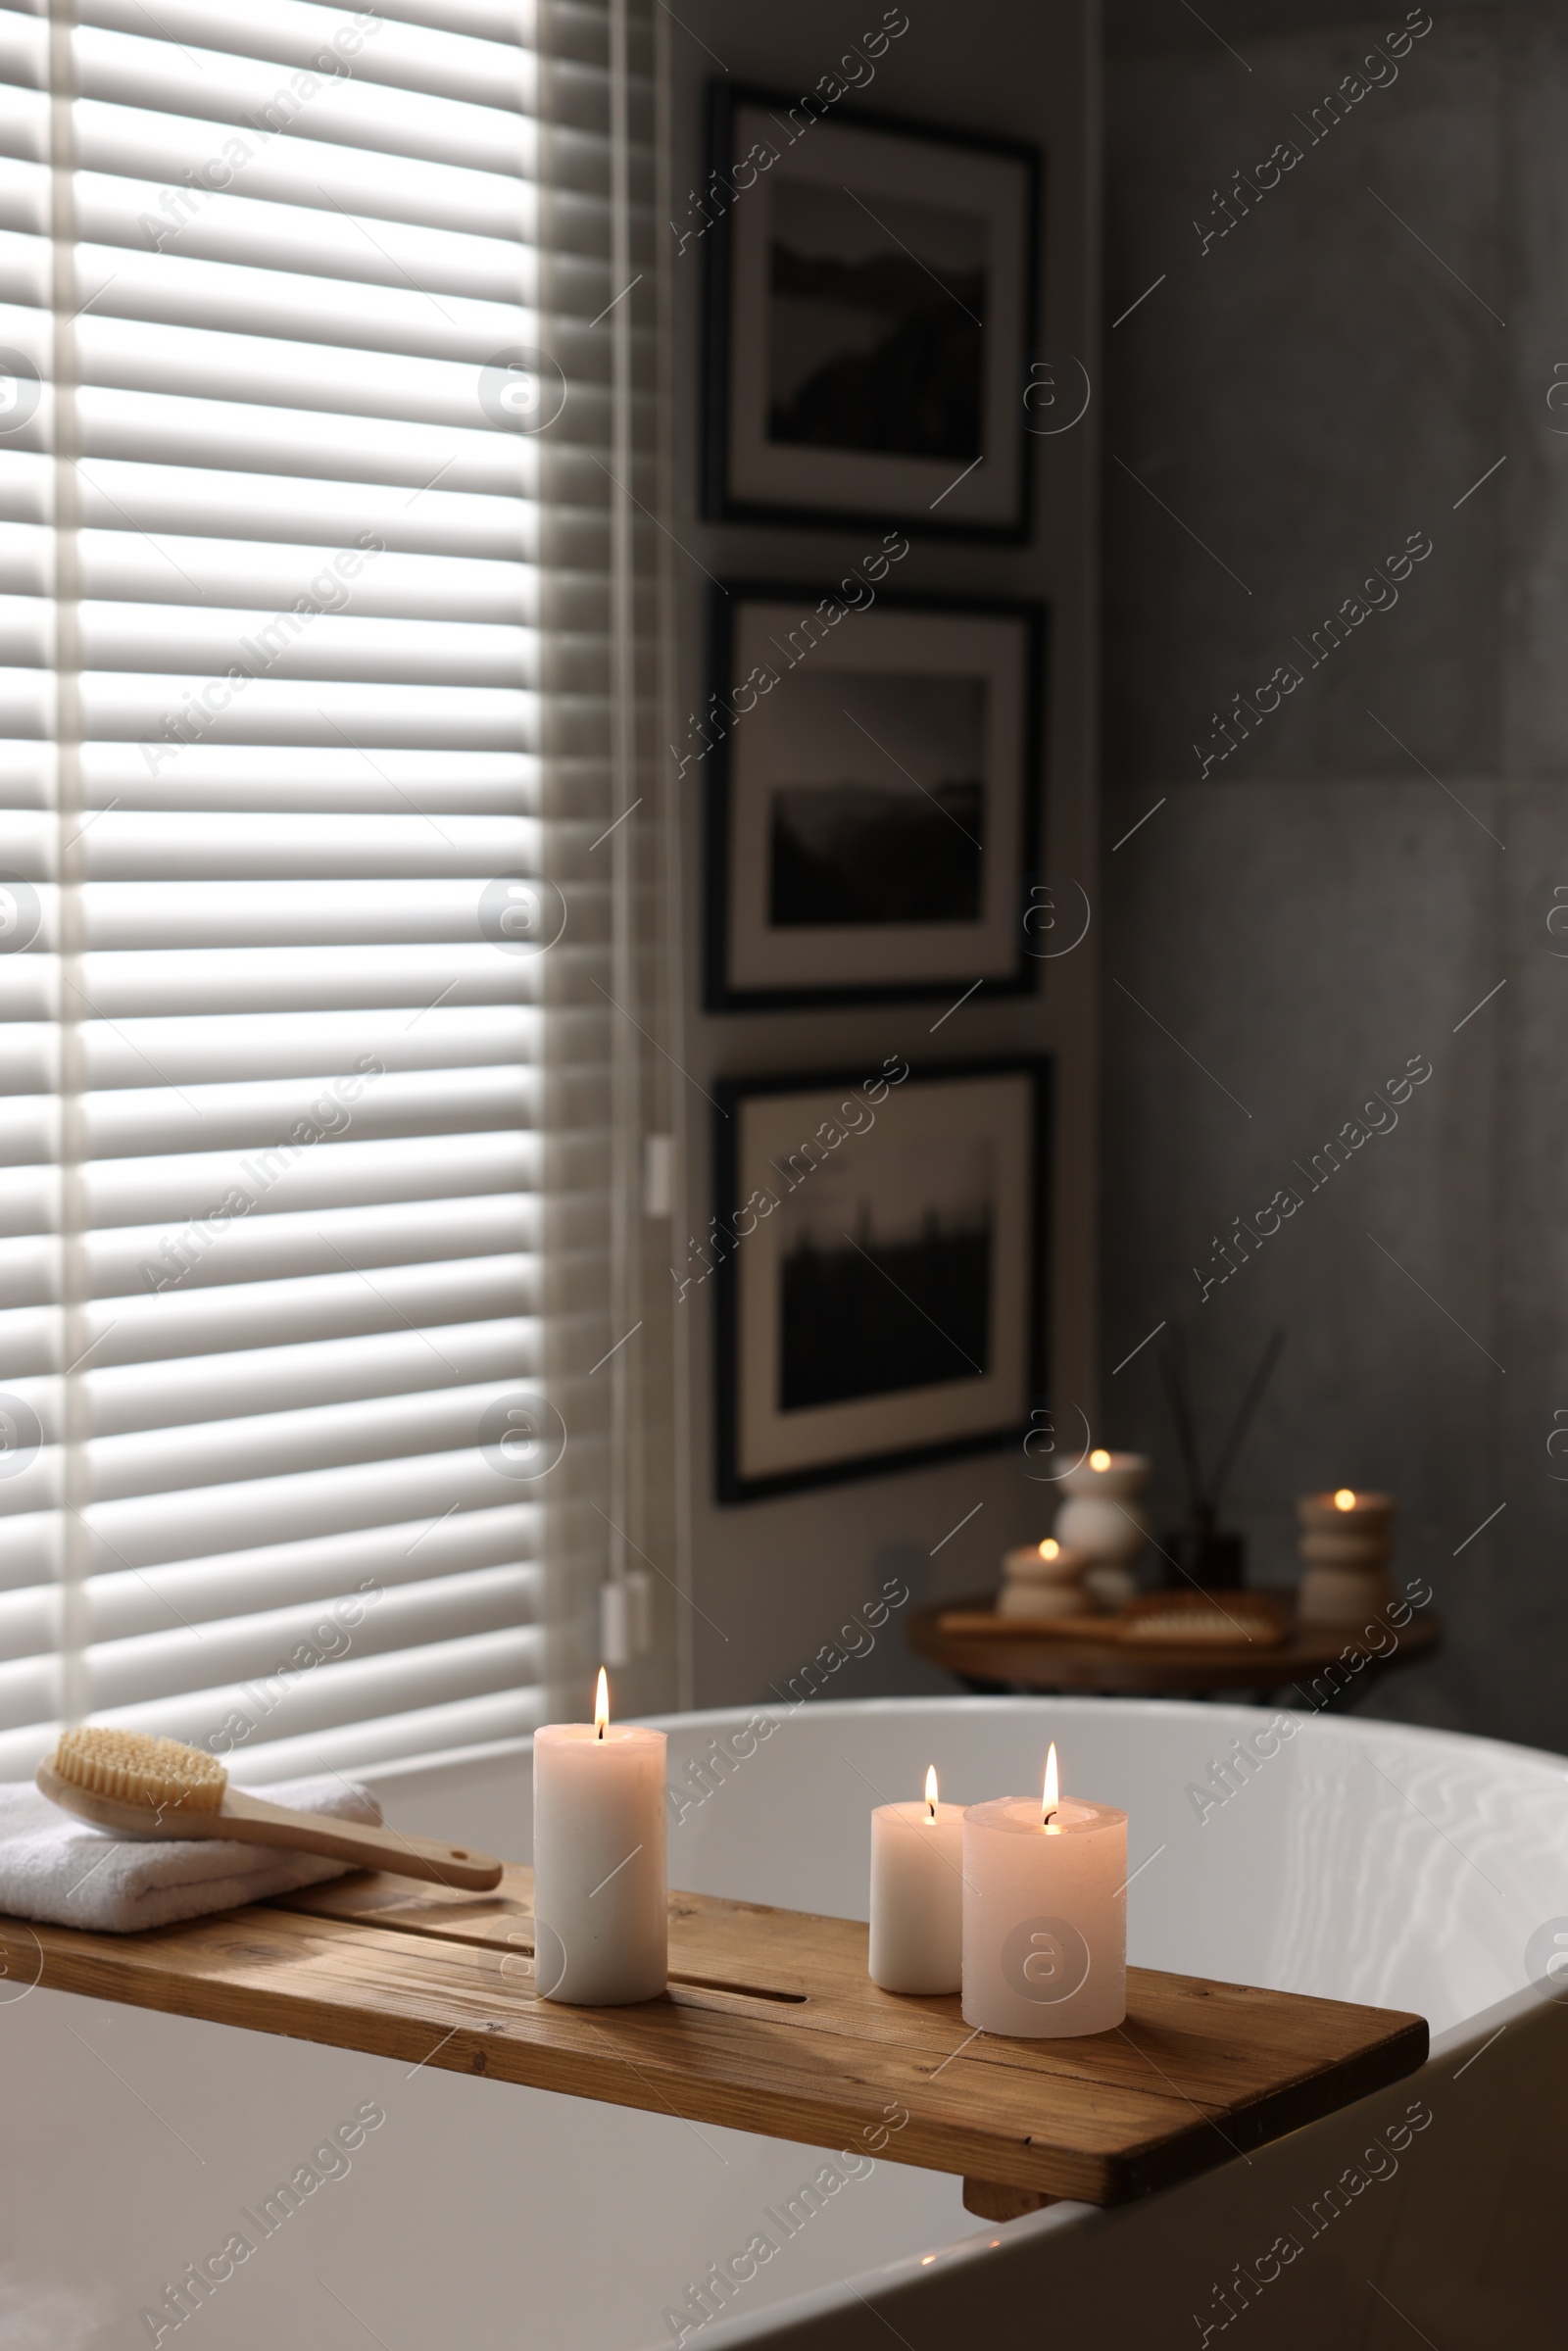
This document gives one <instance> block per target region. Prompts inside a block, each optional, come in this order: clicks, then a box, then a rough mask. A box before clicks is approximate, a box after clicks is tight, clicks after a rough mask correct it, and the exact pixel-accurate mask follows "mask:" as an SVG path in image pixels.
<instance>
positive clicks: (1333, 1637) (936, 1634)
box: [908, 1593, 1443, 1714]
mask: <svg viewBox="0 0 1568 2351" xmlns="http://www.w3.org/2000/svg"><path fill="white" fill-rule="evenodd" d="M989 1607H990V1595H989V1594H987V1593H982V1594H981V1595H980V1596H979V1597H978V1598H975V1599H968V1600H945V1601H944V1602H943V1604H942V1605H941V1607H939V1608H922V1609H920V1610H919V1611H918V1613H917V1614H916V1615H915V1616H913V1617H912V1618H911V1619H910V1621H909V1629H908V1641H909V1646H910V1648H911V1649H913V1651H914V1652H915V1654H916V1656H919V1657H925V1658H928V1659H929V1660H930V1662H931V1663H932V1664H933V1665H939V1666H941V1667H942V1668H943V1670H944V1671H945V1672H947V1673H950V1674H952V1675H953V1676H954V1677H955V1679H956V1680H957V1681H959V1682H961V1683H962V1684H963V1686H964V1688H965V1690H974V1691H976V1692H977V1693H980V1694H983V1695H991V1696H994V1695H999V1694H1009V1693H1012V1692H1015V1691H1020V1690H1044V1691H1051V1692H1054V1693H1056V1694H1060V1693H1063V1692H1067V1691H1071V1692H1074V1693H1076V1694H1077V1695H1079V1696H1093V1697H1121V1698H1154V1697H1161V1698H1166V1697H1189V1698H1218V1697H1241V1698H1245V1697H1248V1696H1251V1697H1254V1698H1258V1699H1261V1700H1266V1701H1268V1702H1270V1703H1272V1704H1275V1705H1281V1706H1291V1705H1298V1706H1300V1705H1304V1706H1306V1707H1307V1708H1308V1709H1309V1710H1310V1711H1311V1712H1313V1713H1315V1714H1321V1713H1329V1712H1334V1711H1336V1710H1339V1711H1343V1710H1345V1709H1348V1707H1350V1706H1353V1705H1355V1704H1356V1703H1357V1701H1358V1700H1359V1699H1360V1698H1362V1697H1364V1696H1365V1695H1366V1693H1367V1691H1368V1690H1371V1689H1372V1688H1373V1687H1374V1686H1375V1685H1376V1684H1377V1682H1378V1681H1380V1680H1381V1678H1382V1676H1383V1675H1384V1674H1386V1673H1387V1672H1388V1671H1389V1670H1390V1669H1391V1667H1394V1666H1397V1665H1414V1664H1416V1663H1417V1662H1418V1661H1419V1660H1420V1659H1422V1658H1424V1657H1431V1656H1433V1655H1434V1654H1435V1653H1436V1651H1437V1649H1438V1648H1439V1647H1440V1645H1441V1643H1442V1640H1443V1626H1442V1623H1441V1620H1440V1619H1439V1618H1438V1617H1436V1616H1434V1615H1433V1614H1432V1613H1431V1612H1430V1611H1427V1612H1424V1613H1423V1614H1421V1615H1419V1616H1412V1617H1411V1619H1410V1622H1409V1623H1408V1624H1407V1625H1406V1626H1404V1627H1403V1629H1402V1630H1401V1631H1400V1632H1398V1633H1394V1632H1392V1630H1391V1631H1390V1639H1391V1642H1392V1645H1391V1646H1390V1647H1389V1648H1387V1649H1385V1650H1384V1651H1383V1652H1382V1653H1381V1654H1374V1653H1373V1651H1372V1650H1370V1649H1369V1648H1368V1647H1367V1646H1366V1644H1365V1643H1364V1642H1362V1641H1357V1640H1356V1638H1355V1636H1354V1635H1353V1634H1351V1633H1349V1632H1348V1629H1347V1628H1345V1627H1343V1626H1331V1625H1296V1626H1293V1628H1292V1630H1291V1633H1290V1635H1289V1637H1288V1638H1287V1639H1286V1640H1285V1641H1277V1642H1275V1643H1273V1644H1272V1645H1269V1646H1266V1647H1265V1646H1263V1645H1261V1644H1259V1645H1257V1646H1255V1647H1247V1648H1243V1647H1240V1646H1234V1647H1232V1646H1225V1647H1222V1646H1218V1645H1216V1646H1213V1647H1201V1646H1199V1645H1197V1644H1196V1643H1187V1644H1184V1645H1182V1646H1180V1647H1178V1646H1177V1645H1176V1644H1175V1643H1174V1642H1173V1643H1171V1644H1170V1645H1169V1646H1162V1647H1156V1646H1154V1645H1153V1644H1152V1642H1151V1643H1134V1642H1131V1641H1115V1640H1105V1641H1088V1640H1083V1639H1080V1638H1074V1639H1071V1640H1064V1639H1062V1638H1061V1637H1060V1636H1054V1635H1053V1634H1051V1633H1050V1632H1049V1631H1048V1630H1044V1629H1042V1628H1041V1627H1039V1626H1036V1625H1029V1624H1026V1623H1022V1622H1020V1621H1019V1620H1018V1619H1017V1618H1016V1617H997V1618H995V1619H993V1620H992V1624H991V1625H990V1626H986V1627H975V1626H974V1623H973V1619H974V1616H975V1614H976V1612H981V1611H985V1610H988V1609H989ZM955 1616H956V1617H967V1618H968V1619H969V1620H970V1621H969V1623H968V1624H967V1625H963V1626H961V1627H953V1626H949V1625H945V1624H944V1621H943V1620H944V1619H945V1618H948V1617H955Z"/></svg>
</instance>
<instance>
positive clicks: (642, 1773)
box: [533, 1668, 669, 2008]
mask: <svg viewBox="0 0 1568 2351" xmlns="http://www.w3.org/2000/svg"><path fill="white" fill-rule="evenodd" d="M664 1745H665V1741H664V1734H663V1732H662V1731H650V1730H647V1729H645V1728H644V1727H643V1726H642V1725H641V1724H635V1723H615V1724H612V1722H611V1720H610V1690H609V1685H608V1683H607V1681H606V1678H605V1674H604V1670H603V1668H601V1669H600V1674H599V1689H598V1693H597V1698H596V1702H595V1708H594V1720H593V1721H592V1723H549V1724H547V1725H546V1726H545V1728H544V1729H543V1730H540V1731H536V1732H535V1733H534V1739H533V1906H534V1983H535V1984H536V1985H537V1987H538V1989H539V1991H540V1993H541V1994H542V1996H543V1997H544V1998H545V1999H547V2000H564V2001H570V2002H572V2003H573V2004H574V2005H576V2006H578V2007H583V2008H613V2007H619V2006H621V2005H623V2004H624V2003H625V2002H627V2001H631V2000H652V1999H655V1998H657V1997H658V1995H659V1993H661V1992H662V1990H663V1989H664V1984H665V1981H666V1978H667V1975H668V1967H669V1926H668V1907H667V1903H666V1899H665V1885H664V1869H665V1865H664V1813H665V1792H664V1783H665V1766H664Z"/></svg>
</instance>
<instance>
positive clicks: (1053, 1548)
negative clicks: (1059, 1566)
mask: <svg viewBox="0 0 1568 2351" xmlns="http://www.w3.org/2000/svg"><path fill="white" fill-rule="evenodd" d="M1060 1550H1061V1545H1060V1543H1057V1542H1056V1541H1055V1539H1054V1537H1053V1536H1050V1535H1048V1536H1047V1537H1046V1540H1045V1542H1044V1543H1042V1544H1041V1545H1040V1556H1041V1558H1042V1559H1054V1558H1056V1557H1057V1555H1058V1554H1059V1552H1060Z"/></svg>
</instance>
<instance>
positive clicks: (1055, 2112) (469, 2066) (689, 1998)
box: [0, 1868, 1427, 2220]
mask: <svg viewBox="0 0 1568 2351" xmlns="http://www.w3.org/2000/svg"><path fill="white" fill-rule="evenodd" d="M532 1898H533V1881H532V1873H531V1872H530V1871H528V1870H525V1869H518V1868H509V1869H508V1871H507V1874H506V1877H505V1878H504V1880H503V1881H502V1884H501V1886H499V1887H498V1888H497V1890H496V1891H495V1892H494V1893H493V1894H464V1893H459V1892H456V1891H455V1890H451V1889H449V1888H447V1887H444V1886H421V1885H414V1884H411V1883H410V1882H409V1881H408V1880H406V1879H399V1878H391V1877H385V1876H375V1875H369V1874H359V1875H356V1876H354V1877H350V1878H344V1879H340V1880H336V1881H334V1882H333V1883H332V1884H330V1885H328V1886H316V1887H311V1888H308V1889H307V1890H306V1891H305V1892H303V1893H297V1894H285V1895H280V1896H279V1897H278V1898H277V1899H276V1901H273V1902H266V1903H259V1904H255V1905H253V1906H250V1907H248V1908H246V1909H242V1910H231V1911H225V1912H222V1913H221V1914H220V1915H218V1916H216V1917H213V1918H207V1919H195V1920H191V1921H189V1922H188V1923H186V1924H184V1925H181V1926H176V1927H162V1928H152V1929H149V1930H147V1931H145V1932H143V1933H142V1934H139V1935H89V1934H83V1933H82V1932H81V1931H80V1930H79V1929H74V1928H68V1927H50V1926H38V1927H27V1926H25V1925H23V1924H21V1923H20V1922H12V1921H0V1959H3V1961H4V1965H5V1973H6V1975H7V1976H8V1977H9V1978H10V1979H11V1980H12V1981H14V1982H15V1981H25V1980H26V1979H27V1978H28V1977H31V1976H35V1977H36V1978H37V1981H39V1982H40V1983H42V1984H45V1985H48V1986H50V1987H51V1988H53V1989H56V1990H60V1991H75V1992H84V1993H87V1994H90V1995H91V1996H92V1997H94V1998H96V1999H101V2000H119V2001H123V2002H126V2003H128V2004H130V2005H131V2006H134V2007H139V2008H155V2009H161V2010H163V2011H165V2012H166V2013H168V2014H172V2015H176V2016H189V2017H200V2018H205V2019H207V2020H209V2021H211V2022H213V2023H216V2024H222V2025H240V2026H245V2027H248V2028H250V2029H251V2030H252V2031H255V2032H261V2033H285V2034H288V2035H290V2036H291V2037H293V2038H295V2039H300V2040H311V2041H322V2042H325V2043H327V2044H328V2045H329V2046H331V2047H334V2048H344V2049H364V2050H367V2051H368V2052H370V2053H371V2054H372V2055H375V2056H381V2057H393V2058H397V2059H400V2060H401V2061H403V2062H404V2063H406V2064H407V2065H410V2066H416V2067H417V2066H419V2065H431V2066H436V2067H439V2068H440V2069H442V2070H443V2071H444V2072H451V2073H459V2074H483V2075H486V2076H488V2077H490V2078H491V2079H492V2080H496V2081H501V2082H525V2083H528V2084H530V2085H532V2086H534V2087H536V2088H540V2089H550V2090H559V2091H564V2092H566V2093H568V2094H571V2095H574V2096H577V2097H584V2098H599V2099H604V2100H606V2101H608V2102H609V2103H610V2104H613V2105H617V2106H636V2107H641V2108H644V2109H645V2110H647V2111H648V2112H650V2113H654V2114H658V2113H665V2114H670V2115H676V2116H680V2117H682V2118H683V2119H685V2120H686V2121H689V2122H693V2123H711V2124H720V2125H725V2126H727V2127H729V2128H730V2129H732V2130H738V2131H762V2132H765V2133H767V2134H768V2135H769V2136H770V2137H777V2138H786V2139H799V2140H804V2141H805V2142H806V2143H807V2144H808V2145H809V2146H819V2147H829V2148H840V2147H842V2148H845V2149H848V2150H851V2151H855V2150H862V2151H864V2152H867V2153H871V2154H878V2153H880V2154H885V2155H886V2156H887V2158H888V2160H889V2161H890V2162H896V2163H907V2164H914V2165H916V2166H919V2167H921V2168H923V2169H925V2170H928V2171H938V2172H952V2173H958V2174H961V2175H963V2176H964V2182H965V2201H966V2202H967V2203H968V2204H969V2207H970V2209H971V2210H972V2211H975V2212H979V2213H982V2214H984V2216H985V2217H986V2218H988V2219H993V2220H1002V2219H1006V2218H1009V2217H1011V2216H1012V2215H1014V2214H1017V2213H1020V2212H1024V2211H1029V2210H1032V2209H1034V2208H1035V2207H1036V2206H1038V2205H1040V2204H1043V2203H1046V2202H1049V2201H1050V2200H1051V2199H1052V2198H1053V2197H1058V2196H1071V2197H1077V2198H1082V2199H1083V2200H1085V2201H1087V2202H1089V2203H1091V2204H1117V2203H1121V2202H1124V2201H1125V2200H1126V2199H1127V2198H1129V2197H1133V2196H1140V2195H1145V2194H1147V2193H1148V2192H1149V2191H1150V2190H1151V2189H1152V2188H1157V2187H1164V2186H1166V2185H1168V2184H1169V2183H1170V2182H1171V2181H1173V2180H1185V2179H1187V2178H1189V2177H1191V2176H1192V2175H1193V2174H1194V2173H1198V2172H1204V2171H1209V2170H1212V2169H1213V2168H1214V2167H1215V2166H1216V2165H1218V2164H1222V2163H1228V2162H1229V2161H1230V2160H1231V2159H1232V2158H1233V2157H1234V2156H1237V2155H1242V2154H1245V2153H1246V2152H1247V2151H1248V2150H1249V2149H1250V2148H1253V2147H1257V2146H1260V2145H1262V2144H1263V2143H1264V2142H1265V2141H1267V2140H1269V2139H1272V2138H1278V2137H1280V2136H1281V2135H1282V2134H1283V2133H1284V2132H1285V2131H1294V2130H1297V2129H1298V2128H1299V2126H1300V2125H1302V2124H1303V2123H1310V2122H1314V2121H1316V2120H1317V2119H1318V2117H1320V2116H1322V2115H1326V2114H1332V2113H1333V2112H1334V2111H1335V2110H1336V2109H1338V2108H1339V2107H1342V2106H1347V2105H1348V2104H1350V2103H1351V2101H1352V2100H1354V2099H1356V2098H1361V2097H1365V2096H1366V2095H1367V2094H1368V2092H1370V2091H1372V2090H1376V2089H1381V2088H1383V2087H1384V2086H1385V2085H1386V2084H1388V2083H1389V2082H1397V2081H1398V2080H1399V2079H1400V2077H1401V2076H1403V2075H1406V2074H1410V2073H1413V2072H1414V2071H1415V2069H1416V2068H1417V2067H1418V2066H1419V2065H1421V2064H1422V2063H1423V2061H1424V2060H1425V2057H1426V2054H1427V2028H1426V2024H1425V2022H1424V2020H1423V2019H1422V2018H1420V2017H1417V2016H1408V2015H1404V2014H1401V2013H1398V2012H1397V2011H1394V2010H1391V2009H1382V2008H1360V2007H1351V2006H1348V2004H1346V2003H1345V2002H1343V2001H1338V2000H1318V1999H1309V1998H1304V1997H1301V1996H1300V1995H1299V1994H1296V1993H1290V1992H1273V1991H1259V1990H1255V1989H1250V1988H1248V1987H1247V1986H1245V1985H1240V1984H1211V1983H1207V1982H1205V1981H1203V1980H1202V1979H1201V1978H1198V1977H1193V1976H1169V1975H1162V1974H1158V1973H1156V1972H1154V1971H1152V1970H1151V1969H1148V1968H1132V1969H1130V1970H1129V1971H1128V2014H1127V2022H1126V2024H1125V2026H1124V2027H1122V2028H1120V2029H1119V2030H1118V2031H1116V2032H1113V2033H1099V2034H1096V2035H1094V2036H1093V2037H1091V2038H1086V2039H1083V2040H1058V2041H1020V2040H1003V2039H998V2038H993V2037H992V2036H991V2035H990V2034H988V2033H980V2034H971V2033H970V2032H969V2030H968V2028H967V2027H966V2026H965V2025H964V2023H963V2021H962V2018H961V2016H960V2014H959V2006H958V2000H957V1998H956V1995H955V1996H953V1997H949V1998H933V1999H919V1998H916V1999H904V1998H899V1997H897V1996H895V1995H894V1994H892V1993H890V1992H883V1991H878V1989H877V1988H876V1986H875V1984H872V1983H871V1982H870V1980H869V1978H868V1977H867V1975H866V1972H865V1957H866V1930H865V1928H864V1927H863V1926H861V1925H858V1924H857V1923H856V1922H854V1921H852V1920H849V1919H833V1918H813V1917H811V1916H809V1915H808V1914H806V1913H804V1912H798V1911H786V1910H772V1909H767V1908H764V1907H763V1906H762V1905H760V1904H759V1903H753V1902H727V1901H720V1900H718V1899H716V1898H714V1897H711V1896H710V1895H705V1894H682V1893H672V1894H671V1895H670V1897H669V1922H670V1935H669V1942H670V1951H669V1958H670V1974H671V1983H670V1986H669V1991H668V1993H667V1995H666V1996H665V1997H664V1998H663V1999H661V2000H650V2001H646V2002H643V2003H641V2004H639V2005H638V2006H636V2007H631V2008H597V2009H584V2008H565V2007H559V2006H555V2005H553V2004H552V2003H550V2002H548V2001H544V2000H539V1999H537V1998H536V1997H535V1996H534V1995H533V1992H532V1990H531V1988H530V1982H529V1976H528V1973H527V1967H526V1961H527V1958H528V1956H529V1955H530V1954H531V1950H532ZM40 1954H41V1963H42V1964H41V1973H40V1972H39V1959H40ZM901 2115H902V2116H905V2117H907V2120H905V2121H903V2122H899V2121H898V2119H897V2118H898V2117H899V2116H901Z"/></svg>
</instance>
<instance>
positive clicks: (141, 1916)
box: [0, 1778, 381, 1935]
mask: <svg viewBox="0 0 1568 2351" xmlns="http://www.w3.org/2000/svg"><path fill="white" fill-rule="evenodd" d="M266 1792H267V1795H268V1797H269V1799H270V1801H271V1802H272V1803H275V1804H283V1805H286V1806H287V1807H288V1808H289V1809H290V1810H291V1811H295V1812H326V1813H331V1814H332V1815H334V1816H335V1818H337V1819H338V1820H348V1821H364V1822H365V1823H366V1824H367V1825H368V1826H371V1827H375V1826H378V1825H379V1823H380V1819H381V1807H380V1805H379V1803H378V1802H377V1801H376V1799H375V1797H374V1796H372V1795H371V1793H370V1791H369V1789H368V1788H361V1787H360V1786H359V1785H358V1783H357V1782H355V1781H353V1780H339V1779H337V1778H331V1779H318V1780H280V1781H278V1782H276V1783H275V1784H274V1785H272V1786H270V1787H269V1788H268V1789H267V1791H266ZM349 1866H350V1865H349V1864H348V1863H346V1862H342V1861H328V1860H325V1859H323V1858H322V1856H321V1855H320V1854H319V1853H289V1852H283V1851H280V1850H279V1849H278V1848H277V1847H276V1846H275V1845H242V1844H236V1843H233V1842H231V1840H230V1839H229V1838H228V1837H201V1838H197V1837H191V1838H189V1839H185V1838H179V1839H177V1840H166V1841H161V1842H159V1843H156V1844H155V1843H151V1842H132V1841H131V1840H130V1839H129V1838H123V1837H111V1836H110V1835H109V1834H108V1833H107V1832H106V1831H105V1830H102V1829H94V1828H92V1827H90V1826H89V1825H88V1823H87V1822H86V1821H79V1820H75V1819H73V1816H72V1815H71V1814H70V1813H69V1812H62V1811H61V1810H60V1808H59V1806H58V1805H55V1804H51V1803H50V1801H49V1799H48V1797H47V1796H45V1795H40V1794H39V1792H38V1790H37V1788H34V1786H33V1784H32V1782H31V1781H30V1780H24V1781H21V1782H19V1783H14V1784H0V1913H3V1914H4V1915H5V1916H6V1917H8V1918H20V1919H47V1920H49V1921H50V1922H51V1923H52V1924H54V1925H55V1926H58V1927H88V1928H91V1929H92V1930H93V1931H94V1932H95V1933H98V1934H109V1935H130V1934H133V1933H134V1932H135V1931H136V1929H137V1928H139V1927H167V1926H169V1925H170V1924H171V1923H172V1921H173V1920H175V1919H194V1918H202V1917H204V1916H205V1915H206V1913H207V1912H208V1911H211V1910H232V1909H234V1908H236V1907H237V1905H238V1904H240V1903H241V1902H259V1901H261V1900H263V1899H264V1898H265V1896H267V1895H268V1894H281V1893H292V1892H293V1891H294V1890H295V1889H296V1888H297V1887H299V1886H319V1885H320V1884H321V1883H322V1882H323V1880H325V1879H327V1878H341V1877H342V1876H343V1875H344V1873H345V1871H346V1870H347V1868H348V1867H349Z"/></svg>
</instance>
